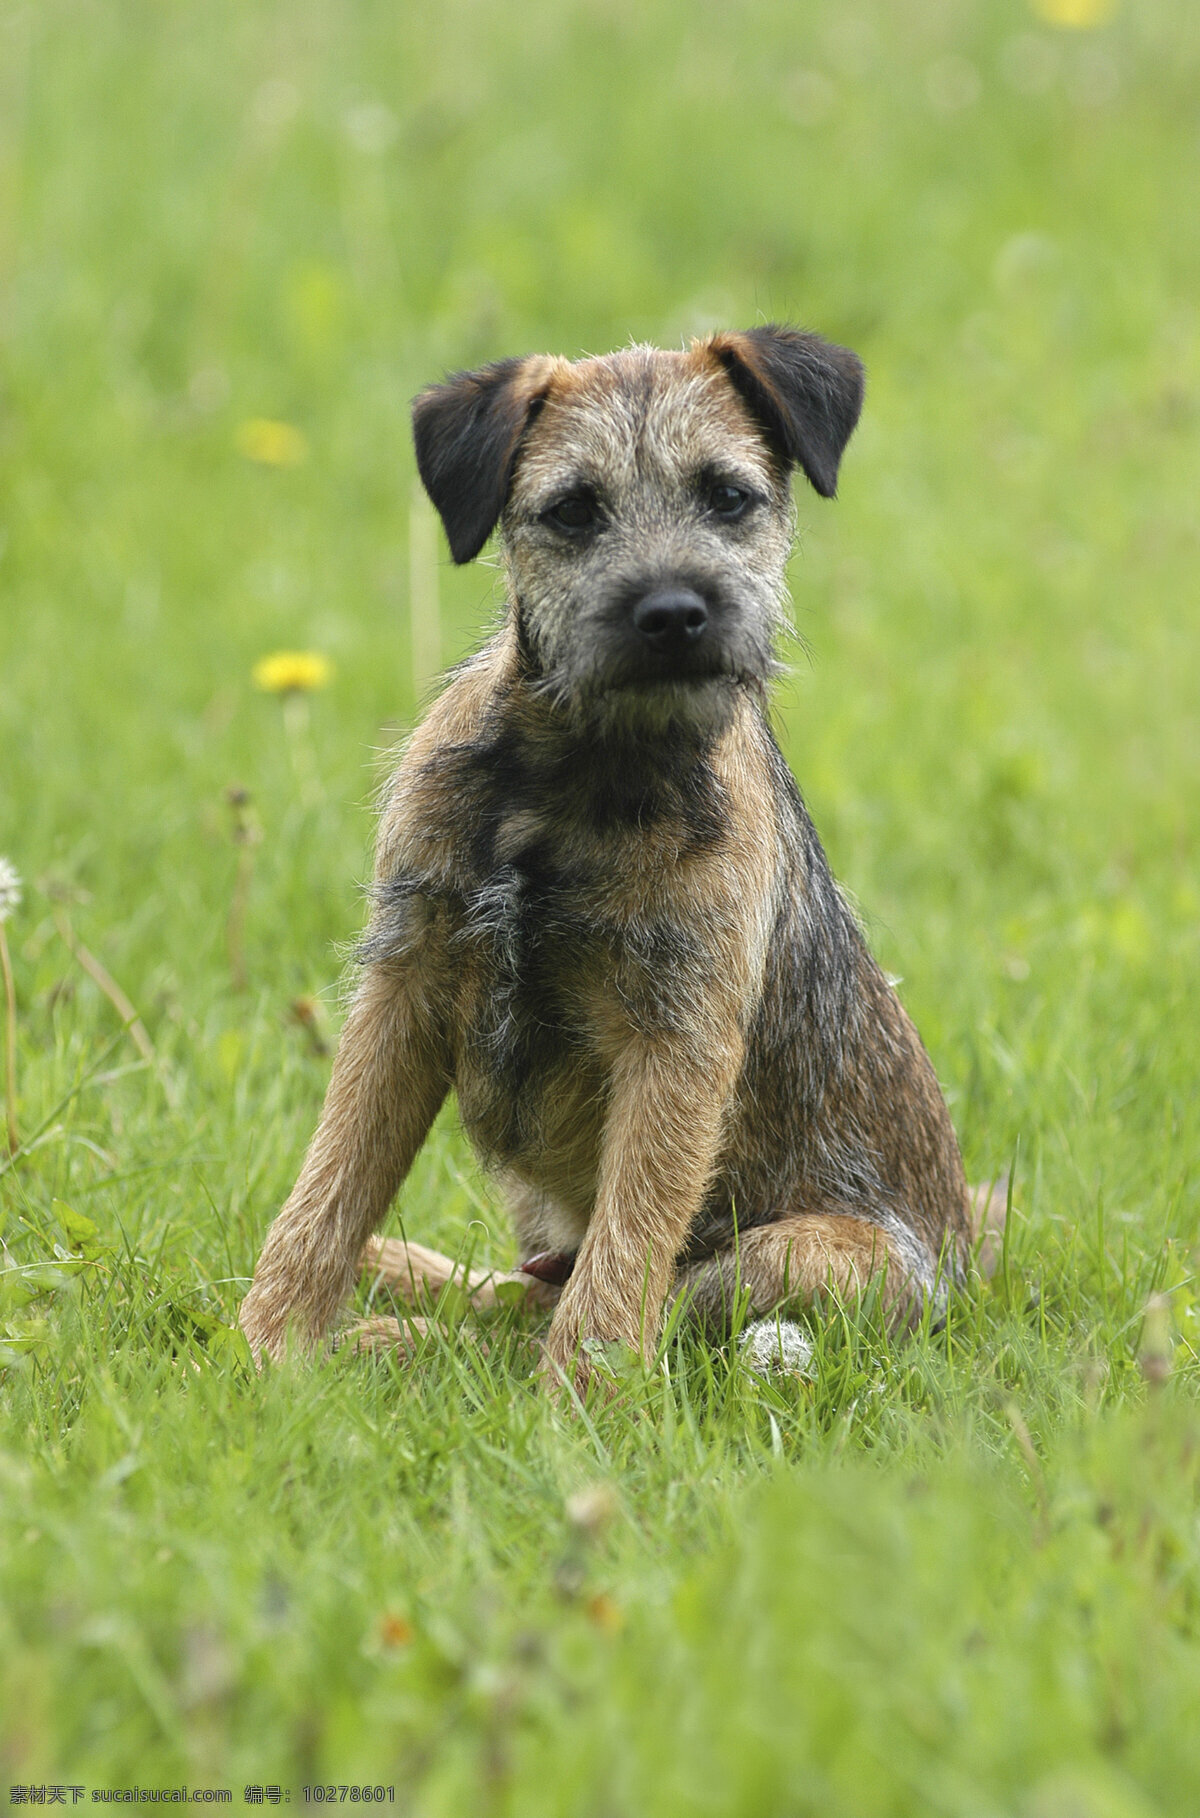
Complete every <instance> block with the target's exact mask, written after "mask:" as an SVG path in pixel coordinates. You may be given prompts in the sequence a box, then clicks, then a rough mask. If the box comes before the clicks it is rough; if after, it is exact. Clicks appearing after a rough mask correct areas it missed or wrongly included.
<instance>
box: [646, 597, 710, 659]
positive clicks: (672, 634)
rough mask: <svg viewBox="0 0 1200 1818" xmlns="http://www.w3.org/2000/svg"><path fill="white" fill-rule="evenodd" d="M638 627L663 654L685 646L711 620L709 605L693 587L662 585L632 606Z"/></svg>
mask: <svg viewBox="0 0 1200 1818" xmlns="http://www.w3.org/2000/svg"><path fill="white" fill-rule="evenodd" d="M633 624H634V629H635V631H640V632H641V634H642V636H643V637H644V638H645V640H646V642H647V644H649V646H650V648H651V649H652V650H658V651H661V652H662V653H663V655H664V656H667V655H670V654H671V653H672V652H674V651H682V650H686V649H687V647H688V646H689V644H694V643H695V642H696V640H697V639H698V638H699V637H700V636H701V635H702V633H703V631H704V627H705V626H706V625H707V624H708V607H707V606H706V605H705V604H704V601H703V600H702V599H701V598H700V595H699V594H698V593H694V592H693V591H692V589H691V588H690V587H659V588H656V589H655V591H654V592H653V593H648V594H646V595H645V596H644V597H643V598H642V599H640V600H639V601H638V603H637V605H636V606H635V607H634V609H633Z"/></svg>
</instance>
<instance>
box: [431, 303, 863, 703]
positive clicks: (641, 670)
mask: <svg viewBox="0 0 1200 1818" xmlns="http://www.w3.org/2000/svg"><path fill="white" fill-rule="evenodd" d="M862 392H863V374H862V366H861V364H860V362H859V360H858V359H857V357H856V356H855V355H854V354H852V353H850V352H849V351H848V350H847V349H846V348H843V347H834V346H832V345H831V344H830V343H829V342H827V341H823V340H822V339H821V338H820V337H819V336H817V335H812V334H804V333H801V332H799V331H798V330H795V329H790V328H780V327H767V328H756V329H751V330H749V331H747V332H746V333H744V334H719V335H715V336H713V337H711V338H710V339H707V340H703V341H695V342H693V344H692V346H691V348H690V349H689V350H688V351H687V352H686V353H664V352H661V351H659V350H658V349H655V348H650V347H633V348H629V349H627V350H625V351H623V352H621V353H615V354H608V355H606V356H605V357H604V358H602V359H592V360H580V361H578V362H575V363H571V362H570V361H567V360H559V359H553V358H550V357H549V356H545V355H530V356H529V358H527V359H524V360H504V361H501V362H499V363H498V364H496V365H494V366H486V367H483V368H481V369H480V370H479V371H478V372H468V373H459V374H456V375H454V376H453V377H452V378H450V379H448V380H447V381H446V382H445V383H444V384H442V385H435V386H432V387H430V389H429V390H427V391H424V392H422V393H421V395H420V396H419V397H418V398H417V400H416V403H415V405H414V407H413V423H414V432H415V437H416V448H417V464H418V467H419V469H420V473H421V478H422V480H423V481H424V483H425V487H426V489H427V491H428V493H429V496H430V498H431V499H432V500H433V503H434V505H435V506H436V507H437V510H438V512H439V513H440V514H441V518H442V522H443V523H444V525H445V527H446V534H447V536H448V538H449V540H450V551H451V554H452V555H453V557H454V560H455V561H456V562H469V561H470V560H471V559H472V558H473V557H474V556H476V555H478V553H479V551H480V550H481V549H482V547H483V545H484V544H485V542H486V541H487V539H488V537H489V536H490V534H491V532H492V530H493V529H494V527H495V525H496V524H497V522H499V523H500V527H501V532H502V537H503V544H504V552H505V559H506V565H507V569H508V575H509V582H510V592H511V601H512V609H513V611H514V613H515V615H516V621H517V629H518V635H519V637H520V641H521V648H522V650H523V652H524V654H525V658H526V660H527V662H528V664H529V666H530V669H531V671H532V672H533V674H534V676H535V677H536V678H537V679H538V680H539V681H540V682H541V684H542V685H543V686H544V688H545V690H546V692H547V693H548V694H550V695H551V696H552V697H553V698H554V699H555V700H557V701H558V702H559V703H560V704H561V705H563V706H564V707H565V708H566V709H568V710H570V711H576V712H582V713H587V714H590V713H593V712H595V711H597V710H599V711H600V712H602V713H603V714H605V715H608V716H611V715H614V714H616V715H620V714H636V715H637V716H638V717H639V718H646V717H648V716H649V717H653V718H655V719H658V720H663V719H664V718H670V719H675V720H679V719H683V720H687V721H691V722H693V723H706V722H707V723H713V722H716V721H719V720H720V719H722V718H723V717H724V715H725V713H726V712H727V711H728V709H729V704H730V701H731V698H732V691H733V690H734V689H736V688H737V687H738V686H747V685H753V686H759V685H761V684H762V683H763V682H764V681H765V680H766V678H767V677H768V676H769V674H770V672H771V669H772V667H773V656H772V650H773V644H774V639H775V635H776V632H777V631H778V629H779V628H780V625H781V623H782V607H783V601H784V599H785V594H786V590H785V583H784V570H785V566H786V563H787V558H788V554H789V551H790V548H791V542H792V533H793V517H792V505H791V493H790V487H789V478H790V474H791V471H792V468H793V467H795V466H799V467H801V468H802V469H803V471H804V473H805V474H806V475H807V476H808V478H809V480H810V481H811V482H812V484H813V486H814V487H815V488H816V490H817V491H818V492H819V493H821V494H822V495H823V496H824V497H826V498H831V497H832V496H833V493H834V490H835V488H836V484H837V472H838V465H839V462H840V460H841V456H842V451H843V449H844V448H845V445H846V442H847V441H848V439H849V437H850V434H851V431H852V430H853V428H854V425H855V423H856V422H857V420H858V413H859V409H860V407H861V404H862Z"/></svg>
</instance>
